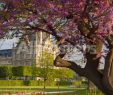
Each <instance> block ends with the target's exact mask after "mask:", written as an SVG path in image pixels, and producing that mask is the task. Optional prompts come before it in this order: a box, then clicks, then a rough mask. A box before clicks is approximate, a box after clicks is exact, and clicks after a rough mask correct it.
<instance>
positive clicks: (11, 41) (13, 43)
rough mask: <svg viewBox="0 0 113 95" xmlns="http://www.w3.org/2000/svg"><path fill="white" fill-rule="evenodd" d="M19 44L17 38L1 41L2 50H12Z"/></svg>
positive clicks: (0, 48)
mask: <svg viewBox="0 0 113 95" xmlns="http://www.w3.org/2000/svg"><path fill="white" fill-rule="evenodd" d="M17 42H18V39H17V38H13V39H0V50H5V49H12V48H13V46H16V44H17Z"/></svg>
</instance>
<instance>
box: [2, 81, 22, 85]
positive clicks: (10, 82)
mask: <svg viewBox="0 0 113 95" xmlns="http://www.w3.org/2000/svg"><path fill="white" fill-rule="evenodd" d="M0 86H23V81H22V80H0Z"/></svg>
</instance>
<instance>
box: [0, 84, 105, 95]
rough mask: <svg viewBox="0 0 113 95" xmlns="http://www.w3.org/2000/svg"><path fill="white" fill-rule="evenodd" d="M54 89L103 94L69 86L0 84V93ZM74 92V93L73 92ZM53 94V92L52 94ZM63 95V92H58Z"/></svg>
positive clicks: (78, 94)
mask: <svg viewBox="0 0 113 95" xmlns="http://www.w3.org/2000/svg"><path fill="white" fill-rule="evenodd" d="M54 91H73V93H68V94H65V95H104V94H102V93H100V92H99V91H98V90H96V91H94V92H91V93H89V91H88V90H86V89H85V88H70V87H60V88H59V89H58V87H46V89H43V86H4V87H3V86H0V95H1V93H9V92H10V93H16V92H25V93H29V92H54ZM75 93H76V94H75ZM53 95H55V94H53ZM60 95H64V94H60Z"/></svg>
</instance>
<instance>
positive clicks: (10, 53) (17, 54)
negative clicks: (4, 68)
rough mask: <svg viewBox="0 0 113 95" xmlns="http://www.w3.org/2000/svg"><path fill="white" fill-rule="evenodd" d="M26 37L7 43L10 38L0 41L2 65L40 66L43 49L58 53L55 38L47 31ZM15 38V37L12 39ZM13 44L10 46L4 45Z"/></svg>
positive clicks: (0, 61)
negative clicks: (54, 42)
mask: <svg viewBox="0 0 113 95" xmlns="http://www.w3.org/2000/svg"><path fill="white" fill-rule="evenodd" d="M26 38H27V40H26V39H24V38H23V39H21V40H17V41H16V42H15V41H14V42H13V41H12V43H10V42H9V43H7V41H8V40H6V41H4V42H3V43H0V45H1V46H2V48H0V65H13V66H32V65H36V66H39V65H40V64H39V58H40V56H41V55H42V52H43V51H47V52H48V53H52V54H53V56H55V55H56V51H57V48H56V46H55V45H54V44H53V41H52V40H53V38H52V36H51V35H48V34H46V33H42V32H38V33H34V34H33V33H32V34H31V35H28V36H27V37H26ZM12 40H13V39H12ZM6 44H11V45H10V47H7V48H6V47H4V46H5V45H6Z"/></svg>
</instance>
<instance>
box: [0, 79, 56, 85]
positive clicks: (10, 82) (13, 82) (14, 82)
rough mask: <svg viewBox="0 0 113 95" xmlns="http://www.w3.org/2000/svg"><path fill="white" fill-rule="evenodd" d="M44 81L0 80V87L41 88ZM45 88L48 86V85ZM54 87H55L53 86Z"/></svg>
mask: <svg viewBox="0 0 113 95" xmlns="http://www.w3.org/2000/svg"><path fill="white" fill-rule="evenodd" d="M43 85H44V81H42V80H30V81H24V80H0V86H43ZM46 86H50V83H49V84H47V83H46ZM54 86H55V85H54Z"/></svg>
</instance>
